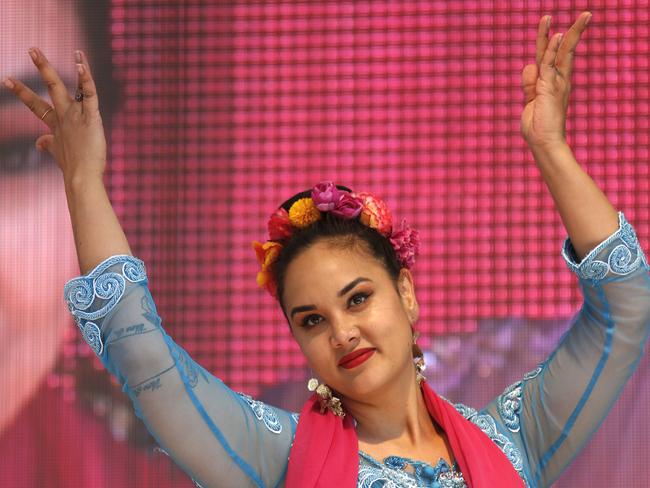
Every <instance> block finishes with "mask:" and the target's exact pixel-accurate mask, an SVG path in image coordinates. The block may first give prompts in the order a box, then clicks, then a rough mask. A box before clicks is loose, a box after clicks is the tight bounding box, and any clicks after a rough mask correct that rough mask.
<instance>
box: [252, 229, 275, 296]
mask: <svg viewBox="0 0 650 488" xmlns="http://www.w3.org/2000/svg"><path fill="white" fill-rule="evenodd" d="M253 249H255V255H256V256H257V262H258V263H260V266H261V267H262V269H261V270H260V271H259V272H258V273H257V284H258V285H259V287H260V288H265V289H266V291H268V292H269V293H270V294H271V295H272V296H273V297H275V296H276V295H275V293H276V288H277V286H276V284H275V278H274V276H273V273H272V272H271V265H272V264H273V263H274V262H275V261H276V260H277V259H278V256H279V255H280V251H281V250H282V244H280V243H279V242H273V241H266V242H265V243H264V244H262V243H261V242H257V241H255V242H253Z"/></svg>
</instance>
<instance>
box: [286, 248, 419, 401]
mask: <svg viewBox="0 0 650 488" xmlns="http://www.w3.org/2000/svg"><path fill="white" fill-rule="evenodd" d="M283 298H284V305H285V312H286V314H287V316H288V317H289V321H290V324H291V329H292V331H293V335H294V337H295V338H296V340H297V341H298V344H299V345H300V348H301V350H302V352H303V353H304V355H305V356H306V358H307V361H308V363H309V365H310V367H311V368H312V369H313V370H314V371H315V372H316V374H317V375H318V376H319V378H320V379H321V381H323V382H325V383H327V384H328V385H329V386H330V387H332V388H333V389H335V390H336V391H337V392H338V393H339V394H340V395H342V396H343V397H347V398H350V399H362V398H369V395H372V393H373V392H375V391H380V390H381V389H382V388H383V387H385V386H386V385H387V384H389V383H390V382H391V381H396V380H398V379H399V378H403V377H404V376H403V375H404V371H405V369H413V361H412V348H411V345H412V338H413V334H412V328H411V326H412V324H413V323H414V322H415V321H416V320H417V313H418V308H417V302H416V300H415V292H414V288H413V281H412V278H411V274H410V273H409V272H408V270H406V269H403V270H402V271H401V272H400V276H399V278H398V281H397V287H396V284H395V282H394V281H393V279H392V278H391V277H390V275H389V274H388V271H387V270H386V268H385V267H384V265H383V264H382V263H381V262H379V261H378V260H377V259H375V258H374V257H372V256H371V255H369V254H368V253H367V252H366V251H365V250H364V249H362V248H361V247H359V246H356V247H353V248H340V247H336V246H333V245H332V244H331V243H328V242H327V241H319V242H317V243H315V244H314V245H312V246H311V247H309V248H307V249H306V250H305V251H303V252H301V253H300V254H299V255H298V256H296V257H295V258H294V259H293V260H292V261H291V263H290V264H289V266H288V267H287V271H286V276H285V290H284V297H283ZM363 348H372V349H373V351H374V352H373V353H372V354H371V355H370V356H369V357H368V359H366V360H365V361H364V362H363V363H361V364H359V365H356V366H354V367H352V368H345V367H343V366H341V365H340V364H339V361H340V360H341V358H342V357H343V356H345V355H347V354H349V353H351V352H353V351H358V350H360V349H363Z"/></svg>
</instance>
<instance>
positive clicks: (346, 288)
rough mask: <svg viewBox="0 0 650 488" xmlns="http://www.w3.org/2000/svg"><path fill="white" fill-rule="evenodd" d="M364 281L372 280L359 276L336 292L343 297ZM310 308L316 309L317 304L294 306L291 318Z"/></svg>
mask: <svg viewBox="0 0 650 488" xmlns="http://www.w3.org/2000/svg"><path fill="white" fill-rule="evenodd" d="M364 281H370V282H372V280H371V279H370V278H364V277H363V276H359V277H358V278H356V279H355V280H352V281H351V282H350V283H348V284H347V285H345V286H344V287H343V288H341V290H340V291H339V292H338V293H337V294H336V296H339V297H342V296H343V295H345V294H346V293H347V292H349V291H350V290H351V289H352V288H354V287H355V286H357V285H358V284H359V283H363V282H364ZM309 310H316V305H300V306H299V307H293V308H292V309H291V318H292V319H293V316H294V315H295V314H297V313H300V312H307V311H309Z"/></svg>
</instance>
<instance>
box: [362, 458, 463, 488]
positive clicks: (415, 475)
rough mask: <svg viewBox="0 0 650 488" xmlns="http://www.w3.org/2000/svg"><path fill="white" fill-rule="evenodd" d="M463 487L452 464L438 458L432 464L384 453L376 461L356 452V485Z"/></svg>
mask: <svg viewBox="0 0 650 488" xmlns="http://www.w3.org/2000/svg"><path fill="white" fill-rule="evenodd" d="M398 487H399V488H467V485H466V484H465V480H464V479H463V475H462V473H461V472H460V469H459V467H458V465H457V464H456V463H454V465H453V466H449V464H448V463H447V461H445V460H444V459H442V458H441V459H440V461H438V464H437V465H436V466H435V467H433V466H431V465H430V464H427V463H424V462H422V461H415V460H413V459H409V458H404V457H400V456H388V457H387V458H386V459H384V461H383V462H380V461H378V460H377V459H375V458H373V457H372V456H370V455H368V454H366V453H365V452H363V451H359V479H358V482H357V488H398Z"/></svg>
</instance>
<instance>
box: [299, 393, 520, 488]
mask: <svg viewBox="0 0 650 488" xmlns="http://www.w3.org/2000/svg"><path fill="white" fill-rule="evenodd" d="M422 393H423V395H424V401H425V403H426V405H427V410H428V411H429V414H430V415H431V416H432V417H433V418H434V419H435V421H436V422H438V424H439V425H440V426H441V427H442V429H443V430H444V431H445V433H446V434H447V438H448V439H449V444H450V445H451V450H452V452H453V453H454V457H455V458H456V461H457V462H458V465H459V466H460V469H461V471H462V473H463V477H464V478H465V482H466V483H467V485H468V486H469V487H470V488H492V487H494V486H499V487H500V488H522V487H523V486H524V483H523V481H522V479H521V478H520V477H519V475H518V474H517V472H516V471H515V469H514V467H513V466H512V464H510V461H508V458H506V456H505V454H504V453H503V452H502V451H501V449H499V447H498V446H497V445H496V444H494V442H492V441H491V440H490V438H489V437H488V436H487V435H485V434H484V433H483V431H482V430H481V429H480V428H479V427H477V426H476V425H474V424H473V423H472V422H470V421H469V420H467V419H465V418H464V417H463V416H462V415H461V414H460V413H458V411H457V410H456V409H455V408H454V407H453V405H451V404H449V402H446V401H445V400H443V399H441V398H440V397H439V396H438V395H437V394H436V393H435V392H434V391H433V390H432V389H431V388H430V387H429V385H427V383H426V381H423V382H422ZM358 450H359V442H358V439H357V432H356V430H355V428H354V423H353V421H352V418H351V417H350V415H346V416H345V417H344V418H343V419H341V418H340V417H337V416H336V415H334V414H333V413H332V412H330V411H327V412H326V413H325V414H321V413H320V403H319V401H318V397H317V396H316V394H314V395H313V396H312V397H311V398H310V399H309V400H307V402H306V403H305V405H304V407H303V409H302V412H301V413H300V421H299V422H298V429H297V431H296V437H295V439H294V442H293V447H292V448H291V454H290V456H289V467H288V472H287V483H286V487H287V488H326V487H327V488H330V487H332V486H334V487H336V488H355V487H356V485H357V477H358V474H359V462H358V460H359V453H358Z"/></svg>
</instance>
